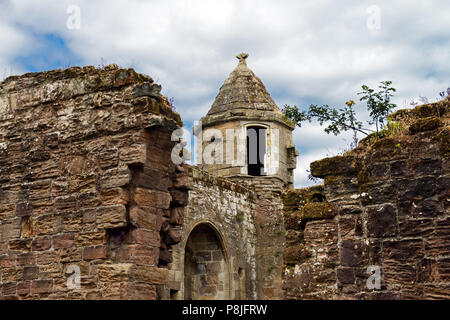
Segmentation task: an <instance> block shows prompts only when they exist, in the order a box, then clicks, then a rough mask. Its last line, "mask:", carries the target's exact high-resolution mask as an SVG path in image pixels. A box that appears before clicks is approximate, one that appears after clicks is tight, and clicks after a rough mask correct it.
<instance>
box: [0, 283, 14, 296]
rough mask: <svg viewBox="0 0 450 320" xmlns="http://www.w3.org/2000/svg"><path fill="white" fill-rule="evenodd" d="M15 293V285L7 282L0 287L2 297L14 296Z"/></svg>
mask: <svg viewBox="0 0 450 320" xmlns="http://www.w3.org/2000/svg"><path fill="white" fill-rule="evenodd" d="M16 292H17V283H16V282H8V283H4V284H3V285H2V295H3V296H5V297H6V296H15V295H16Z"/></svg>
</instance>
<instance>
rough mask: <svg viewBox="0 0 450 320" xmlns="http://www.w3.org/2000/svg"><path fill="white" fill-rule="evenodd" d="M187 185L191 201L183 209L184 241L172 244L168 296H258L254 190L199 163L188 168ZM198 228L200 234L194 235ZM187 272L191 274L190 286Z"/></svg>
mask: <svg viewBox="0 0 450 320" xmlns="http://www.w3.org/2000/svg"><path fill="white" fill-rule="evenodd" d="M184 186H185V188H187V189H189V201H188V205H187V207H186V209H185V210H184V215H183V216H181V215H182V214H183V213H180V221H182V225H180V229H179V234H180V238H181V242H180V243H178V244H176V245H174V246H173V254H172V256H173V261H171V263H170V264H169V266H170V279H171V285H172V287H171V288H170V289H171V295H170V298H172V299H187V298H192V299H194V298H197V299H256V298H257V289H256V264H257V260H256V246H257V243H256V242H257V238H256V228H255V221H254V209H255V200H256V199H255V193H254V191H253V190H252V189H251V188H250V187H249V186H247V185H246V184H241V183H239V182H232V181H229V180H227V179H225V178H221V177H217V176H213V175H211V174H209V173H206V172H204V171H201V170H200V169H198V168H197V167H186V175H185V178H184ZM197 227H201V228H202V229H201V230H202V232H200V233H201V234H202V236H195V235H194V234H195V233H196V232H195V230H196V228H197ZM197 233H198V232H197ZM201 237H203V238H201ZM194 238H195V239H194ZM215 238H217V240H215ZM196 239H199V242H200V243H199V242H197V240H196ZM187 255H190V256H191V262H192V263H190V264H189V265H187ZM191 265H192V266H191ZM186 268H190V270H189V271H188V270H186ZM218 275H219V276H218ZM185 276H188V277H191V279H193V280H192V284H190V285H189V284H188V286H190V288H186V286H185V281H184V279H185ZM188 290H191V291H190V292H187V291H188ZM192 291H193V292H192ZM167 298H169V295H167Z"/></svg>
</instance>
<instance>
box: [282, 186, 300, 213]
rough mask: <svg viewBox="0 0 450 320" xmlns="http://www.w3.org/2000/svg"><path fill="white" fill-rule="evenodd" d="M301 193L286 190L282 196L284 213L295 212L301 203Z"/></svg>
mask: <svg viewBox="0 0 450 320" xmlns="http://www.w3.org/2000/svg"><path fill="white" fill-rule="evenodd" d="M301 200H302V199H301V193H300V192H298V191H297V190H288V192H286V193H285V194H283V199H282V201H283V208H284V210H285V211H292V210H297V209H298V208H299V206H300V202H301Z"/></svg>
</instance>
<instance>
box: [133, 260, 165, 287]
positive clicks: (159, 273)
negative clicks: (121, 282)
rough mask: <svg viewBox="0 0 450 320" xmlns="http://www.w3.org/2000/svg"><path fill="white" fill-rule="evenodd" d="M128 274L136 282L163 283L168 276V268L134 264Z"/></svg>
mask: <svg viewBox="0 0 450 320" xmlns="http://www.w3.org/2000/svg"><path fill="white" fill-rule="evenodd" d="M130 276H131V277H132V279H134V280H135V281H136V282H143V283H148V284H165V283H166V282H167V278H168V270H167V269H164V268H158V267H154V266H147V265H140V264H136V265H133V267H132V268H131V270H130Z"/></svg>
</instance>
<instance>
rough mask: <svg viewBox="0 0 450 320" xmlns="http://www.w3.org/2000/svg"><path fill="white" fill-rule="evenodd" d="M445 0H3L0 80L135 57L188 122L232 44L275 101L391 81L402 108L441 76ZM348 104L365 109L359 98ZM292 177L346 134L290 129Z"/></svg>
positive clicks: (445, 50) (327, 100)
mask: <svg viewBox="0 0 450 320" xmlns="http://www.w3.org/2000/svg"><path fill="white" fill-rule="evenodd" d="M449 14H450V1H448V0H434V1H433V0H428V1H423V0H421V1H419V0H408V1H406V0H395V1H392V0H391V1H385V0H379V1H377V0H371V1H365V0H361V1H344V0H343V1H335V0H334V1H333V0H314V1H299V0H294V1H290V0H283V1H266V0H258V1H256V0H255V1H250V0H248V1H247V0H240V1H230V0H228V1H219V0H214V1H212V0H204V1H203V0H179V1H145V0H127V1H125V0H108V1H106V0H95V1H92V0H89V1H88V0H78V1H77V0H69V1H65V0H52V1H50V0H40V1H32V0H0V80H1V79H3V78H5V77H7V76H9V75H14V74H22V73H24V72H29V71H42V70H49V69H55V68H66V67H69V66H74V65H80V66H83V65H95V66H100V65H106V64H110V63H116V64H118V65H120V66H122V67H133V68H135V69H136V70H137V71H138V72H140V73H145V74H148V75H150V76H152V77H153V79H154V80H155V81H157V82H159V83H160V84H162V86H163V94H165V95H166V96H167V97H169V98H171V97H173V98H174V101H175V103H174V104H175V106H176V108H177V111H178V112H180V113H181V115H182V117H183V120H184V122H185V125H186V127H190V126H192V123H193V121H194V120H198V119H199V118H200V117H201V116H202V115H204V114H205V113H206V112H207V111H208V109H209V107H210V106H211V104H212V102H213V100H214V98H215V96H216V95H217V92H218V90H219V88H220V86H221V85H222V83H223V81H224V80H225V79H226V77H227V76H228V74H229V73H230V72H231V71H232V70H233V68H234V67H235V66H236V64H237V60H236V59H235V55H236V54H237V53H239V52H242V51H244V52H248V53H249V54H250V56H249V58H248V60H247V61H248V65H249V67H250V68H251V69H252V70H253V71H254V72H255V73H256V75H257V76H259V77H260V78H261V79H262V81H263V82H264V84H265V85H266V87H267V89H268V91H269V92H270V93H271V95H272V97H273V98H274V100H275V102H276V103H277V104H278V105H279V106H280V107H282V106H283V105H284V104H296V105H298V106H302V107H305V106H307V105H309V104H310V103H314V104H329V105H333V106H337V107H341V106H342V105H343V104H344V103H345V101H347V100H349V99H353V100H355V101H357V95H356V93H357V92H359V88H360V86H361V85H362V84H368V85H370V86H373V87H374V86H376V85H377V83H378V82H380V81H382V80H392V81H393V86H394V87H395V88H397V89H398V92H397V95H396V98H395V102H396V103H397V104H398V105H399V107H401V108H405V107H408V106H409V103H410V101H411V99H417V98H418V97H419V96H425V97H427V98H428V99H429V101H435V100H436V99H437V97H438V96H439V92H440V91H443V90H445V89H446V88H447V87H449V86H450V77H449V75H450V63H449V60H450V19H449ZM357 107H358V108H359V109H360V110H361V113H362V115H363V117H364V112H363V111H364V105H363V104H362V103H361V102H360V103H358V105H357ZM294 136H295V144H296V145H297V149H298V150H299V151H300V157H299V158H298V168H297V170H296V175H295V178H296V186H297V187H300V186H305V185H308V184H311V182H310V181H308V179H307V172H306V170H307V169H308V168H309V163H310V162H311V161H314V160H317V159H320V158H322V157H324V156H326V155H336V154H338V153H339V152H342V150H344V149H345V148H346V147H347V145H348V144H349V143H350V140H351V139H350V136H349V135H341V136H338V137H335V136H333V135H327V134H326V133H325V132H323V130H322V128H320V127H319V126H318V125H317V124H314V123H313V124H309V125H305V126H303V127H302V128H299V129H296V130H295V132H294Z"/></svg>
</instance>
